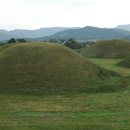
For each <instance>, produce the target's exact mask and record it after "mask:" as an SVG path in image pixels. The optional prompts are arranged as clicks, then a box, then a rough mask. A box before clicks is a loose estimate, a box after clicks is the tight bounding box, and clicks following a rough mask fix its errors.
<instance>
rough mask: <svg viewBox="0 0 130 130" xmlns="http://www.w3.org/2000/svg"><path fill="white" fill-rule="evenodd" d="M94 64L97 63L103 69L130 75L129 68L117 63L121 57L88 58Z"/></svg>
mask: <svg viewBox="0 0 130 130" xmlns="http://www.w3.org/2000/svg"><path fill="white" fill-rule="evenodd" d="M89 60H90V61H92V62H93V63H94V64H96V65H99V66H101V67H103V68H105V69H108V70H113V71H116V72H117V73H120V74H121V75H123V76H130V69H129V68H126V67H120V66H118V65H117V64H118V63H119V62H121V61H122V60H123V59H104V58H89Z"/></svg>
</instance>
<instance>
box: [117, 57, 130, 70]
mask: <svg viewBox="0 0 130 130" xmlns="http://www.w3.org/2000/svg"><path fill="white" fill-rule="evenodd" d="M117 65H118V66H122V67H127V68H130V56H129V57H128V58H126V59H124V60H122V61H121V62H119V63H118V64H117Z"/></svg>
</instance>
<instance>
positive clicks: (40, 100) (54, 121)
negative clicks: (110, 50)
mask: <svg viewBox="0 0 130 130" xmlns="http://www.w3.org/2000/svg"><path fill="white" fill-rule="evenodd" d="M129 108H130V91H122V92H116V93H105V94H103V93H102V94H101V93H98V94H78V95H68V96H67V95H66V96H41V97H38V96H17V95H2V94H1V95H0V130H130V109H129Z"/></svg>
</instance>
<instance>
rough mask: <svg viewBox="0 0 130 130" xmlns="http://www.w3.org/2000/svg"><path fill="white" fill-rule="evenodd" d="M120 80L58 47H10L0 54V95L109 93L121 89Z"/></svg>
mask: <svg viewBox="0 0 130 130" xmlns="http://www.w3.org/2000/svg"><path fill="white" fill-rule="evenodd" d="M120 78H121V77H120V76H118V75H117V74H115V73H114V72H111V71H107V70H104V69H101V68H100V67H97V66H96V65H93V64H92V63H90V62H89V61H87V60H86V59H85V58H84V57H82V56H80V55H78V53H76V52H74V51H72V50H70V49H68V48H66V47H64V46H61V45H58V44H53V43H44V44H43V43H32V44H30V43H21V44H13V45H12V46H10V47H8V48H6V49H4V50H3V51H2V52H1V53H0V93H15V94H17V93H19V94H33V95H35V94H40V95H44V94H65V93H77V92H78V93H80V92H111V91H116V90H120V89H124V85H123V82H124V81H123V80H121V81H119V80H120ZM125 87H126V86H125Z"/></svg>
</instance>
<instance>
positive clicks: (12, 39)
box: [8, 38, 17, 44]
mask: <svg viewBox="0 0 130 130" xmlns="http://www.w3.org/2000/svg"><path fill="white" fill-rule="evenodd" d="M16 42H17V41H16V39H14V38H11V39H10V40H8V43H9V44H10V43H16Z"/></svg>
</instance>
